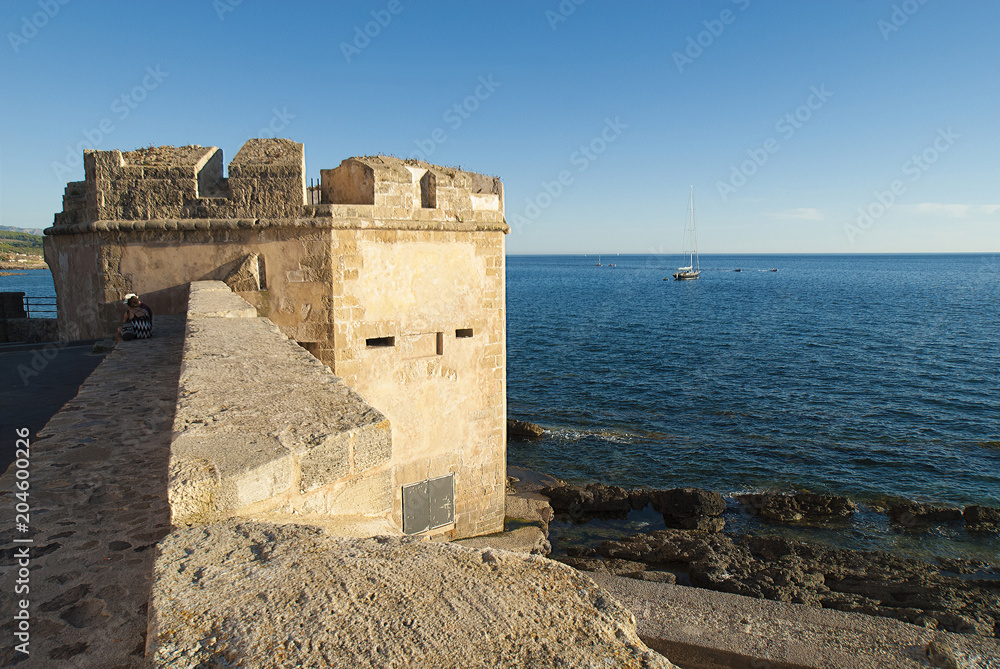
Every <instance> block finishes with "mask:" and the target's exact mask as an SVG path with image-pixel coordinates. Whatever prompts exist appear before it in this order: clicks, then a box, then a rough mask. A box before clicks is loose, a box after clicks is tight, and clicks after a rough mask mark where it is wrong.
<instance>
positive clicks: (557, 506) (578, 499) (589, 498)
mask: <svg viewBox="0 0 1000 669" xmlns="http://www.w3.org/2000/svg"><path fill="white" fill-rule="evenodd" d="M540 492H541V493H542V494H543V495H545V496H546V497H548V498H549V503H550V504H551V505H552V509H553V510H554V511H555V512H556V513H567V514H570V515H572V516H574V517H577V518H583V517H589V516H596V515H617V516H624V515H625V514H627V513H628V512H629V511H630V510H632V509H641V508H643V507H644V506H646V504H648V503H649V494H650V493H649V491H647V490H641V489H635V490H626V489H625V488H620V487H618V486H616V485H604V484H603V483H591V484H589V485H588V486H586V487H582V486H576V485H566V484H561V485H557V486H548V487H546V488H542V490H541V491H540Z"/></svg>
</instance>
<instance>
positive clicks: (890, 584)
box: [591, 529, 1000, 638]
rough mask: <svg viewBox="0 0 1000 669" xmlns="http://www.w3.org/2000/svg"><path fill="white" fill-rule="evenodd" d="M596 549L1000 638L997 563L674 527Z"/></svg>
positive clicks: (801, 599) (767, 590)
mask: <svg viewBox="0 0 1000 669" xmlns="http://www.w3.org/2000/svg"><path fill="white" fill-rule="evenodd" d="M598 552H599V553H600V554H601V555H603V556H604V557H606V558H609V559H612V560H625V561H631V562H644V563H647V564H650V565H654V566H655V565H664V566H667V567H669V568H671V569H672V570H675V571H686V572H687V575H688V578H689V579H690V582H691V584H692V585H695V586H698V587H702V588H707V589H710V590H717V591H720V592H730V593H734V594H739V595H746V596H750V597H758V598H764V599H772V600H776V601H783V602H793V603H798V604H807V605H811V606H822V607H824V608H832V609H838V610H842V611H856V612H859V613H866V614H869V615H879V616H887V617H891V618H896V619H898V620H903V621H906V622H910V623H914V624H918V625H924V626H926V627H932V628H941V629H945V630H948V631H951V632H958V633H962V634H975V635H979V636H985V637H997V638H1000V590H998V588H997V582H998V580H997V579H998V577H1000V567H997V566H996V565H994V566H990V565H984V564H973V563H963V564H962V565H957V567H958V568H959V569H956V564H951V563H949V564H943V565H941V568H938V567H936V566H935V565H932V564H929V563H926V562H921V561H919V560H910V559H904V558H898V557H894V556H892V555H889V554H888V553H881V552H862V551H849V550H840V549H832V548H826V547H823V546H819V545H816V544H810V543H805V542H801V541H791V540H788V539H780V538H772V537H752V536H742V537H738V538H735V539H733V538H731V537H729V536H727V535H723V534H706V533H703V532H693V531H686V530H674V529H670V530H661V531H658V532H652V533H649V534H640V535H636V536H633V537H629V538H627V539H623V540H621V541H606V542H604V543H603V544H601V546H600V547H599V548H598ZM591 568H592V569H593V570H596V569H594V568H593V567H591ZM945 570H947V571H953V570H958V571H961V572H962V576H955V575H953V574H948V573H944V571H945Z"/></svg>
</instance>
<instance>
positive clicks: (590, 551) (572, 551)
mask: <svg viewBox="0 0 1000 669" xmlns="http://www.w3.org/2000/svg"><path fill="white" fill-rule="evenodd" d="M566 555H568V556H569V557H580V558H592V557H597V549H595V548H591V547H590V546H567V547H566Z"/></svg>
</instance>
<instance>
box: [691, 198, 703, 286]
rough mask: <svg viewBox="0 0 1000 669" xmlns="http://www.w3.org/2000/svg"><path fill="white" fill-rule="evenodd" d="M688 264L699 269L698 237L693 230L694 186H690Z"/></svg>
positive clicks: (695, 269)
mask: <svg viewBox="0 0 1000 669" xmlns="http://www.w3.org/2000/svg"><path fill="white" fill-rule="evenodd" d="M689 265H690V266H691V267H692V268H694V271H695V272H699V271H701V262H700V261H699V260H698V238H697V236H696V235H695V231H694V186H691V262H690V263H689Z"/></svg>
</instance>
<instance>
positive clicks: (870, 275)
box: [507, 254, 1000, 506]
mask: <svg viewBox="0 0 1000 669" xmlns="http://www.w3.org/2000/svg"><path fill="white" fill-rule="evenodd" d="M678 260H679V259H678V258H675V257H673V256H669V257H667V256H624V255H623V256H615V255H604V256H603V257H602V262H603V263H604V265H605V266H602V267H597V266H595V263H596V262H597V257H596V256H589V257H587V256H509V257H508V258H507V328H508V329H507V354H508V358H507V364H508V414H509V415H510V416H511V417H516V418H522V419H526V420H530V421H533V422H536V423H539V424H541V425H542V426H544V427H546V428H547V429H549V430H551V432H552V436H551V437H550V438H549V439H547V440H544V441H539V442H512V443H510V444H509V445H508V461H509V462H510V463H511V464H517V465H523V466H526V467H530V468H533V469H537V470H540V471H543V472H546V473H550V474H553V475H555V476H557V477H560V478H564V479H567V480H572V481H578V482H590V481H601V482H604V483H614V484H618V485H623V486H651V487H658V488H669V487H675V486H697V487H702V488H707V489H712V490H717V491H719V492H722V493H724V494H725V493H732V492H741V491H757V490H776V491H793V490H809V491H814V492H827V493H836V494H842V495H847V496H849V497H851V498H852V499H855V500H858V501H861V502H866V503H877V502H880V501H885V500H887V499H889V498H893V497H904V498H908V499H914V500H919V501H924V502H929V503H934V504H940V505H966V504H985V505H990V506H1000V408H998V401H1000V315H998V307H1000V255H995V254H991V255H964V254H963V255H883V256H872V255H778V256H759V255H754V256H730V255H702V256H701V267H702V275H701V278H700V279H699V280H697V281H687V282H678V281H673V280H669V281H664V280H663V277H669V275H670V274H671V273H672V272H673V271H675V268H676V267H677V265H678ZM608 263H615V264H616V265H617V267H613V268H612V267H608V266H607V264H608ZM772 267H774V268H777V269H778V271H777V272H770V271H767V270H769V269H770V268H772ZM735 268H741V269H742V270H743V271H742V272H733V271H732V270H733V269H735Z"/></svg>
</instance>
